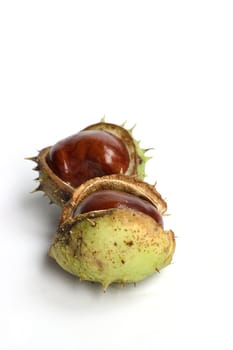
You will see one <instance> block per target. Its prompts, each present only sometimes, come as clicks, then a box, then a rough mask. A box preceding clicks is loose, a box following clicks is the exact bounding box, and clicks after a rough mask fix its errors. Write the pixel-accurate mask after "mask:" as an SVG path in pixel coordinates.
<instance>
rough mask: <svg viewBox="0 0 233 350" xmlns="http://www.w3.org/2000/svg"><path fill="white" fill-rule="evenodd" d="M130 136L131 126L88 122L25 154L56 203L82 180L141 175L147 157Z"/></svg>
mask: <svg viewBox="0 0 233 350" xmlns="http://www.w3.org/2000/svg"><path fill="white" fill-rule="evenodd" d="M146 151H147V150H143V149H142V148H140V146H139V142H138V141H136V140H134V138H133V136H132V129H130V130H126V129H125V128H124V125H122V126H119V125H116V124H111V123H106V122H104V121H101V122H100V123H97V124H93V125H90V126H88V127H86V128H85V129H83V130H81V131H79V132H78V133H76V134H74V135H72V136H69V137H67V138H65V139H63V140H61V141H59V142H57V143H56V144H55V145H53V146H50V147H46V148H44V149H42V150H41V151H40V152H39V154H38V156H36V157H32V158H29V159H31V160H33V161H35V162H36V163H37V166H36V167H35V168H34V169H35V170H37V171H39V177H38V178H37V179H36V180H37V181H39V186H38V188H37V189H36V191H40V190H41V191H43V192H45V193H46V194H47V195H48V197H49V198H50V200H51V202H53V203H56V204H58V205H60V206H62V207H63V206H64V204H65V203H66V202H67V201H68V200H69V199H70V198H71V196H72V194H73V191H74V189H75V188H77V187H78V186H80V185H81V184H82V183H84V182H85V181H87V180H89V179H92V178H95V177H100V176H105V175H111V174H125V175H128V176H137V177H138V178H140V179H144V177H145V163H146V161H147V160H148V159H149V158H150V157H146V156H145V152H146Z"/></svg>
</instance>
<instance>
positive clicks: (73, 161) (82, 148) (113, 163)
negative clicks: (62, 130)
mask: <svg viewBox="0 0 233 350" xmlns="http://www.w3.org/2000/svg"><path fill="white" fill-rule="evenodd" d="M47 163H48V165H49V167H50V168H51V169H52V170H53V171H54V173H55V174H56V175H57V176H59V177H60V178H61V179H62V180H63V181H65V182H67V183H69V184H70V185H72V186H73V187H77V186H79V185H80V184H82V183H83V182H84V181H86V180H88V179H91V178H93V177H97V176H103V175H110V174H118V173H120V172H121V171H123V172H125V171H126V170H127V169H128V166H129V154H128V151H127V149H126V147H125V145H124V143H123V142H122V141H121V140H120V139H118V138H117V137H116V136H114V135H112V134H110V133H108V132H105V131H100V130H88V131H80V132H79V133H77V134H75V135H73V136H70V137H68V138H66V139H64V140H62V141H60V142H58V143H56V144H55V145H54V146H53V147H51V149H50V152H49V154H48V157H47Z"/></svg>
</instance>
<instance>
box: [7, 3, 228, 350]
mask: <svg viewBox="0 0 233 350" xmlns="http://www.w3.org/2000/svg"><path fill="white" fill-rule="evenodd" d="M232 18H233V9H232V1H225V0H221V1H214V0H212V1H207V0H201V1H199V0H195V1H166V0H165V1H146V0H144V1H136V0H135V1H127V0H124V1H120V0H118V1H110V0H109V1H102V0H100V1H88V0H86V1H58V0H57V1H49V0H46V1H43V0H41V1H11V0H6V1H0V117H1V138H0V142H1V145H0V147H1V162H0V164H1V202H0V203H1V204H0V219H1V222H0V224H1V226H0V227H1V231H0V243H1V250H0V251H1V252H0V269H1V271H0V281H1V282H0V346H1V348H2V349H4V350H14V349H16V350H21V349H23V350H25V349H26V350H27V349H35V350H37V349H38V350H41V349H51V348H53V349H56V350H60V349H69V350H73V349H81V350H82V349H84V350H86V349H97V350H100V349H101V350H105V349H113V350H115V349H134V350H138V349H159V350H167V349H169V350H170V349H173V350H186V349H189V350H192V349H224V350H230V349H231V350H232V349H233V335H232V329H233V316H232V315H233V297H232V296H233V287H232V285H233V283H232V279H233V278H232V277H233V229H232V218H233V215H232V207H233V205H232V201H233V190H232V189H233V186H232V181H233V171H232V158H233V157H232V151H233V141H232V133H233V128H232V123H231V121H232V117H233V104H232V101H233V100H232V97H233V21H232ZM103 115H106V119H107V121H109V122H113V123H122V122H123V121H124V120H127V127H131V126H133V125H134V124H135V123H136V124H137V126H136V128H135V131H134V135H135V137H136V138H137V139H141V140H142V143H141V144H142V146H143V147H144V148H148V147H153V148H154V150H153V151H150V155H152V156H153V160H151V161H150V162H149V163H148V167H147V173H148V177H147V181H148V182H151V183H152V182H154V181H155V180H157V182H158V190H159V191H160V192H161V193H162V194H163V196H164V197H166V198H167V201H168V207H169V212H170V213H171V214H172V215H171V216H170V217H169V218H167V219H166V221H165V226H166V228H171V229H173V230H174V231H175V233H176V235H177V236H178V238H177V249H176V253H175V256H174V260H173V262H174V263H173V264H172V265H170V266H169V267H167V268H166V269H164V270H163V271H161V273H160V274H158V275H155V276H153V277H151V278H148V279H146V280H145V281H143V282H141V283H138V284H137V286H136V288H134V287H133V286H132V285H129V286H127V287H125V288H123V289H122V288H120V287H118V286H113V287H110V288H109V289H108V291H107V292H106V293H103V291H102V289H101V287H100V286H98V285H92V284H90V283H84V282H82V283H80V282H79V281H78V279H76V278H74V277H73V276H71V275H68V274H67V273H65V272H63V271H62V270H61V269H60V268H59V267H58V266H57V265H56V264H55V262H53V261H52V260H50V259H49V258H48V257H47V251H48V247H49V244H50V242H51V239H52V235H53V232H54V231H55V230H56V225H57V223H58V218H59V213H60V212H59V209H57V208H56V207H55V206H49V205H48V201H47V199H46V198H43V197H42V194H33V195H30V194H29V192H30V191H32V190H33V189H34V187H35V183H34V182H33V178H34V177H36V174H35V172H33V171H32V170H31V168H32V167H33V164H32V163H31V162H28V161H25V160H24V157H27V156H33V155H35V154H36V153H37V150H39V149H42V148H43V147H45V146H48V145H51V144H54V143H55V142H56V141H58V140H60V139H61V138H64V137H66V136H68V135H70V134H73V133H75V132H76V131H79V130H80V129H82V128H84V127H86V126H87V125H88V124H92V123H96V122H98V121H99V120H100V118H101V117H103Z"/></svg>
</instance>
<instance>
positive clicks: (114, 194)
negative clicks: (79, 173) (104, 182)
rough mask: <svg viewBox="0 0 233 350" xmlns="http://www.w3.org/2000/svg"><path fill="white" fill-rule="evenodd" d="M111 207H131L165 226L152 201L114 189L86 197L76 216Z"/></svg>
mask: <svg viewBox="0 0 233 350" xmlns="http://www.w3.org/2000/svg"><path fill="white" fill-rule="evenodd" d="M111 208H129V209H134V210H137V211H140V212H143V213H144V214H147V215H149V216H151V217H152V218H153V219H154V220H155V221H156V222H157V223H158V224H160V225H161V226H162V227H163V218H162V216H161V215H160V214H159V212H158V210H157V208H156V207H155V206H153V205H152V204H151V203H150V202H148V201H146V200H144V199H141V198H139V197H136V196H135V195H132V194H130V193H126V192H122V191H114V190H104V191H98V192H94V193H92V194H91V195H89V196H88V197H86V198H85V199H84V200H83V201H82V202H81V203H80V204H79V205H78V206H77V208H76V210H75V212H74V216H75V215H78V214H82V213H87V212H90V211H93V210H104V209H111Z"/></svg>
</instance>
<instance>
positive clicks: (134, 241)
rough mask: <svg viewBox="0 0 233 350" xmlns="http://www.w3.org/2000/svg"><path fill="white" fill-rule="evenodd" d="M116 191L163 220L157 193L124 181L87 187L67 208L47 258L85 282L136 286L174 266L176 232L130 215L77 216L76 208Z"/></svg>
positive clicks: (99, 182)
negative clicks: (153, 208)
mask: <svg viewBox="0 0 233 350" xmlns="http://www.w3.org/2000/svg"><path fill="white" fill-rule="evenodd" d="M103 189H114V190H121V191H124V192H128V193H132V194H134V195H135V196H139V197H141V198H144V199H147V200H148V201H150V202H151V203H152V204H153V205H155V206H156V207H157V209H158V211H159V212H160V214H161V215H163V214H165V212H166V208H167V206H166V202H165V201H164V200H163V199H162V197H161V195H160V194H159V193H158V192H157V190H156V189H155V188H154V187H153V186H151V185H149V184H146V183H145V182H143V181H139V180H137V179H135V178H132V177H128V176H125V175H111V176H104V177H100V178H95V179H92V180H89V181H87V182H86V183H84V184H83V185H81V186H80V187H79V188H78V189H76V190H75V191H74V194H73V197H72V198H71V200H70V201H69V202H68V203H67V204H66V205H65V207H64V208H63V212H62V215H61V221H60V225H59V228H58V231H57V233H56V234H55V238H54V241H53V243H52V245H51V248H50V251H49V254H50V256H51V257H53V258H54V259H55V260H56V261H57V263H58V264H59V265H60V266H61V267H62V268H63V269H64V270H66V271H68V272H70V273H72V274H74V275H76V276H79V277H80V279H81V280H88V281H93V282H99V283H101V284H102V285H103V286H104V288H105V289H106V288H107V287H108V285H109V284H111V283H114V282H118V283H121V284H125V283H130V282H132V283H134V282H137V281H139V280H142V279H144V278H145V277H147V276H150V275H151V274H153V273H154V272H156V271H159V270H160V269H161V268H163V267H165V266H167V265H168V264H170V262H171V260H172V256H173V253H174V250H175V238H174V234H173V232H172V231H164V230H163V228H162V227H161V226H160V225H159V224H157V222H156V221H155V220H154V219H152V218H151V217H150V216H148V215H146V214H144V213H141V212H139V211H136V210H132V209H108V210H99V211H92V212H89V213H85V214H80V215H77V216H75V214H74V213H75V209H76V207H77V205H78V204H79V203H80V202H82V200H83V199H84V198H86V197H87V196H89V195H90V194H91V193H93V192H95V191H98V190H103Z"/></svg>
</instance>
